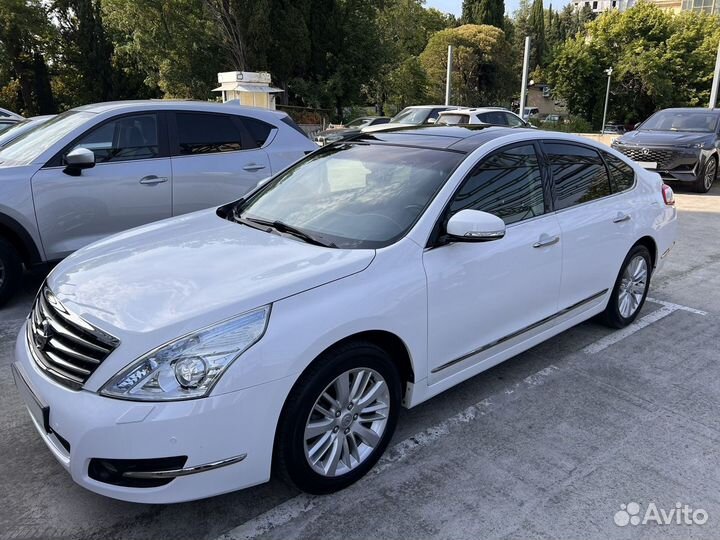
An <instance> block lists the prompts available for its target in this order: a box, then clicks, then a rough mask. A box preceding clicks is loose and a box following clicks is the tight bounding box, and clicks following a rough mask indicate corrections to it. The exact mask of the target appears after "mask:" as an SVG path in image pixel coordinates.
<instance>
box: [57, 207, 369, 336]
mask: <svg viewBox="0 0 720 540" xmlns="http://www.w3.org/2000/svg"><path fill="white" fill-rule="evenodd" d="M374 256H375V251H374V250H343V249H331V248H325V247H322V246H315V245H311V244H306V243H304V242H302V241H300V240H296V239H293V238H288V237H285V236H279V235H277V234H272V233H267V232H263V231H260V230H257V229H253V228H251V227H248V226H245V225H240V224H237V223H234V222H230V221H227V220H225V219H222V218H220V217H218V216H217V215H216V213H215V211H214V210H204V211H202V212H196V213H194V214H188V215H186V216H182V217H179V218H172V219H169V220H165V221H160V222H157V223H154V224H151V225H146V226H144V227H140V228H138V229H132V230H130V231H127V232H125V233H121V234H118V235H115V236H112V237H109V238H107V239H105V240H101V241H100V242H97V243H95V244H92V245H90V246H88V247H86V248H83V249H81V250H79V251H77V252H76V253H74V254H73V255H71V256H70V257H68V258H67V259H65V260H64V261H63V262H62V263H60V264H59V265H58V266H57V267H56V268H55V270H54V271H53V272H52V273H51V275H50V276H49V277H48V286H49V287H50V289H51V290H52V291H53V292H54V293H55V295H56V297H57V298H58V299H59V300H60V301H61V302H62V303H63V304H64V305H65V307H66V308H67V309H68V310H69V311H71V312H73V313H76V314H77V315H79V316H81V317H83V318H84V319H86V320H87V321H88V322H90V323H92V324H96V325H97V326H98V327H99V328H102V329H103V330H106V331H108V332H110V333H111V334H115V335H117V336H118V337H121V336H122V335H123V334H124V333H126V332H151V331H154V330H157V329H160V328H169V327H174V330H175V331H176V332H177V335H180V333H181V332H183V331H190V330H193V329H196V328H199V327H201V326H204V325H207V324H210V323H213V322H216V321H220V320H223V319H225V318H228V317H231V316H233V315H236V314H238V313H242V312H244V311H247V310H249V309H253V308H256V307H258V306H262V305H265V304H268V303H270V302H274V301H276V300H279V299H281V298H285V297H288V296H291V295H294V294H297V293H300V292H302V291H305V290H308V289H311V288H314V287H318V286H320V285H323V284H325V283H328V282H330V281H334V280H337V279H340V278H343V277H345V276H348V275H350V274H353V273H356V272H360V271H362V270H364V269H365V268H367V266H368V265H369V264H370V263H371V262H372V260H373V257H374Z"/></svg>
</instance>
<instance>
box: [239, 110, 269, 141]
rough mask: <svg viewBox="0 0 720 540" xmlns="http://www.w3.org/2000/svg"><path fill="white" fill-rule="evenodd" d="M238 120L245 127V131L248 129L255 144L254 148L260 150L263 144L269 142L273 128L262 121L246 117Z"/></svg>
mask: <svg viewBox="0 0 720 540" xmlns="http://www.w3.org/2000/svg"><path fill="white" fill-rule="evenodd" d="M238 119H239V120H240V121H241V122H242V124H243V125H244V126H245V129H247V131H248V133H249V134H250V139H251V140H252V142H253V143H255V146H254V148H260V147H261V146H262V145H263V144H265V141H267V138H268V137H269V136H270V132H271V131H272V129H273V126H271V125H270V124H266V123H265V122H263V121H261V120H256V119H255V118H248V117H246V116H242V117H238Z"/></svg>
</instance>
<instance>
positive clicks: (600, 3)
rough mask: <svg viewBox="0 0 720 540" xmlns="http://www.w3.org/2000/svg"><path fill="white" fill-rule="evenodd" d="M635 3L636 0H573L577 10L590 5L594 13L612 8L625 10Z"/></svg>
mask: <svg viewBox="0 0 720 540" xmlns="http://www.w3.org/2000/svg"><path fill="white" fill-rule="evenodd" d="M633 5H635V0H573V7H574V8H575V9H577V10H580V9H582V8H583V7H584V6H590V9H592V10H593V13H602V12H603V11H608V10H610V9H617V10H620V11H625V10H626V9H628V8H630V7H632V6H633Z"/></svg>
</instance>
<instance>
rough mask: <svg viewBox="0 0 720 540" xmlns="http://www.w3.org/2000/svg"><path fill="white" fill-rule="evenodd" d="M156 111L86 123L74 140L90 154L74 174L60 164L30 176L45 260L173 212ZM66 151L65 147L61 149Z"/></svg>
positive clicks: (73, 146) (63, 254)
mask: <svg viewBox="0 0 720 540" xmlns="http://www.w3.org/2000/svg"><path fill="white" fill-rule="evenodd" d="M160 134H161V129H160V119H159V117H158V115H157V114H155V113H141V114H140V113H139V114H133V115H124V116H122V117H118V118H115V119H111V120H108V121H106V122H104V123H102V124H100V125H98V126H95V127H93V128H91V129H90V130H89V131H88V132H87V133H85V134H84V135H82V136H81V137H80V138H79V139H78V140H77V141H76V142H75V143H74V144H73V145H72V148H70V149H68V151H69V150H72V149H74V148H88V149H90V150H92V151H93V153H94V154H95V162H96V164H95V167H93V168H92V169H86V170H84V171H82V173H81V174H80V175H78V176H71V175H68V174H67V173H65V172H64V168H65V167H64V166H57V167H45V168H42V169H40V170H39V171H38V172H37V173H36V174H35V175H34V176H33V178H32V191H33V198H34V201H35V213H36V216H37V222H38V228H39V230H40V237H41V239H42V243H43V247H44V248H45V253H46V255H47V257H48V259H50V260H53V259H61V258H63V257H65V256H67V255H69V254H70V253H72V252H73V251H75V250H77V249H80V248H81V247H83V246H85V245H87V244H89V243H91V242H94V241H96V240H99V239H101V238H103V237H105V236H108V235H110V234H114V233H117V232H121V231H124V230H126V229H130V228H132V227H137V226H139V225H144V224H146V223H150V222H152V221H156V220H159V219H164V218H168V217H170V216H171V215H172V170H171V167H170V158H169V157H168V156H167V145H166V144H162V137H161V135H160ZM66 153H67V152H66Z"/></svg>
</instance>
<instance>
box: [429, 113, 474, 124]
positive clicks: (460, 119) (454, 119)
mask: <svg viewBox="0 0 720 540" xmlns="http://www.w3.org/2000/svg"><path fill="white" fill-rule="evenodd" d="M437 123H438V124H443V125H447V126H453V125H455V124H469V123H470V117H469V116H468V115H467V114H441V115H440V117H439V118H438V122H437Z"/></svg>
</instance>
